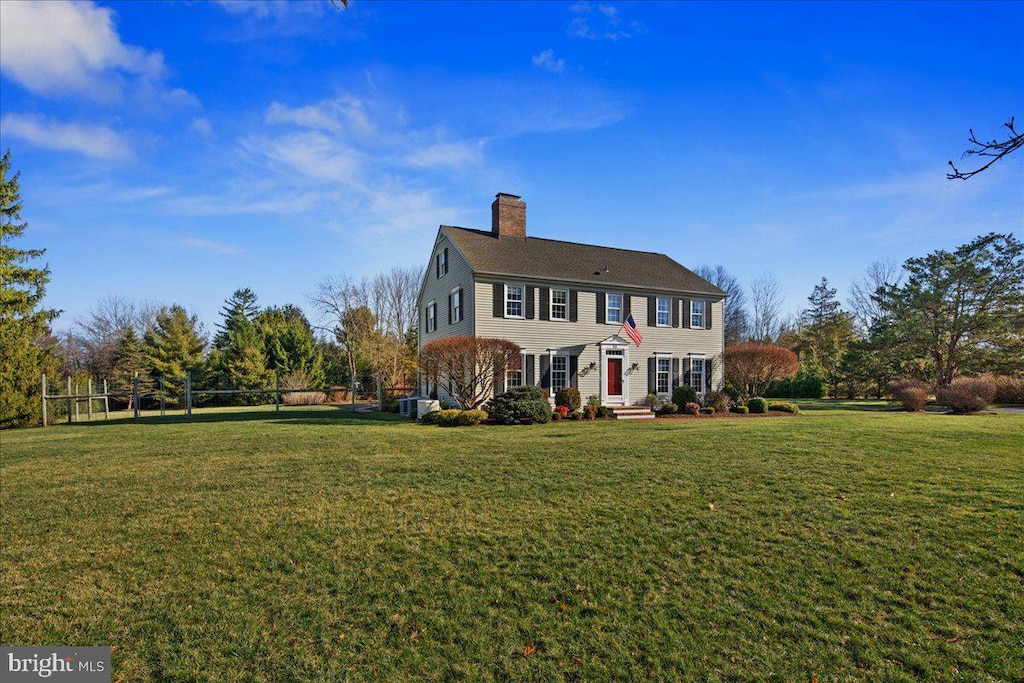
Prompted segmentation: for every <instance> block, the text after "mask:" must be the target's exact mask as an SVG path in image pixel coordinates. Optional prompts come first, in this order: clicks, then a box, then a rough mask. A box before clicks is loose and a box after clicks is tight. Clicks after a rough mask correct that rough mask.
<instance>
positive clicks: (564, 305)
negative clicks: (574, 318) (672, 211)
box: [551, 289, 569, 320]
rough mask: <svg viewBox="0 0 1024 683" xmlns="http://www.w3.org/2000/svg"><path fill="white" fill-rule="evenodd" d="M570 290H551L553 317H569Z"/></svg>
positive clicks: (557, 318) (555, 318) (553, 318)
mask: <svg viewBox="0 0 1024 683" xmlns="http://www.w3.org/2000/svg"><path fill="white" fill-rule="evenodd" d="M568 302H569V291H568V290H565V289H552V290H551V319H552V320H567V319H568V318H569V303H568Z"/></svg>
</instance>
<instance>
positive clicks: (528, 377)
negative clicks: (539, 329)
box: [523, 353, 536, 387]
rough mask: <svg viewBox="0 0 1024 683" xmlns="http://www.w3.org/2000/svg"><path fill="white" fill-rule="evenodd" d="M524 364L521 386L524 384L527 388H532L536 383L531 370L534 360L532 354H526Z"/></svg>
mask: <svg viewBox="0 0 1024 683" xmlns="http://www.w3.org/2000/svg"><path fill="white" fill-rule="evenodd" d="M525 363H526V367H525V368H524V369H523V384H525V385H526V386H528V387H532V386H534V384H535V382H536V379H535V378H534V374H533V373H534V369H533V366H534V360H533V354H532V353H528V354H526V360H525Z"/></svg>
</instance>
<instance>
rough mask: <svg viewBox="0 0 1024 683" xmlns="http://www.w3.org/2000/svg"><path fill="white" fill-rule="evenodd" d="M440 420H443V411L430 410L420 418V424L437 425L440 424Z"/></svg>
mask: <svg viewBox="0 0 1024 683" xmlns="http://www.w3.org/2000/svg"><path fill="white" fill-rule="evenodd" d="M440 422H441V411H440V410H435V411H433V412H430V413H425V414H424V415H423V417H421V418H420V424H425V425H436V424H440Z"/></svg>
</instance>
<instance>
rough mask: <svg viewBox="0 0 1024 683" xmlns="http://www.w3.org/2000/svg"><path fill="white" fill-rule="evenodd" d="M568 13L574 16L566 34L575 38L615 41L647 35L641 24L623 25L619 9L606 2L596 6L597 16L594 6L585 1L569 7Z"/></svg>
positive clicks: (635, 22) (634, 22)
mask: <svg viewBox="0 0 1024 683" xmlns="http://www.w3.org/2000/svg"><path fill="white" fill-rule="evenodd" d="M569 11H570V12H572V13H573V15H574V16H573V18H572V19H571V20H570V21H569V28H568V33H569V35H570V36H574V37H576V38H585V39H587V40H611V41H616V40H621V39H623V38H632V37H633V36H635V35H639V34H643V33H647V26H646V25H644V23H643V22H640V21H630V22H628V23H623V20H622V18H621V17H620V16H619V9H618V8H617V7H616V6H615V5H612V4H611V3H608V2H602V3H599V4H598V5H597V14H595V13H594V6H593V5H592V4H591V3H589V2H586V1H585V0H584V1H583V2H577V3H574V4H572V5H570V6H569ZM597 15H600V16H597Z"/></svg>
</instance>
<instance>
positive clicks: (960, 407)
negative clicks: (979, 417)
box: [935, 377, 996, 413]
mask: <svg viewBox="0 0 1024 683" xmlns="http://www.w3.org/2000/svg"><path fill="white" fill-rule="evenodd" d="M995 395H996V385H995V384H994V383H993V382H992V381H991V380H989V379H985V378H984V377H960V378H957V379H955V380H953V382H952V383H951V384H950V385H949V386H948V387H946V388H945V389H939V390H938V391H937V392H936V394H935V399H936V403H938V404H939V405H943V406H949V407H950V408H952V409H953V412H954V413H976V412H978V411H979V410H984V409H985V408H986V407H988V404H989V403H991V402H992V399H993V398H995Z"/></svg>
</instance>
